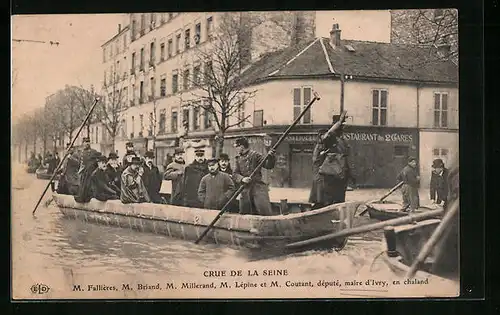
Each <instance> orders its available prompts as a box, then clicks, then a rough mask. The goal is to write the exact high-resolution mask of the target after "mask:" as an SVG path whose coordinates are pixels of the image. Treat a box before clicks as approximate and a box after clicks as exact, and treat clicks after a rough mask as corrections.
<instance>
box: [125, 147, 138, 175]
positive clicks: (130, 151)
mask: <svg viewBox="0 0 500 315" xmlns="http://www.w3.org/2000/svg"><path fill="white" fill-rule="evenodd" d="M134 156H137V154H136V153H135V151H134V144H133V143H132V142H130V141H129V142H127V143H126V144H125V155H124V156H123V160H122V167H123V169H126V168H127V167H128V166H129V165H130V164H132V157H134Z"/></svg>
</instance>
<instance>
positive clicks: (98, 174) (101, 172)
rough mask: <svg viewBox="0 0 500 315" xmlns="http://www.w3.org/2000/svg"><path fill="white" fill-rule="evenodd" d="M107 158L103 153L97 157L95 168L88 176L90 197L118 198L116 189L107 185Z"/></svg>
mask: <svg viewBox="0 0 500 315" xmlns="http://www.w3.org/2000/svg"><path fill="white" fill-rule="evenodd" d="M107 162H108V159H107V158H106V157H105V156H104V155H100V156H99V157H97V168H96V169H95V170H94V171H93V172H92V175H91V177H90V181H91V187H92V197H93V198H95V199H97V200H99V201H106V200H116V199H119V197H118V193H117V191H116V190H115V189H114V188H113V187H112V186H110V185H109V181H108V176H107V174H106V167H107Z"/></svg>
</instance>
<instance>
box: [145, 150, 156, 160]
mask: <svg viewBox="0 0 500 315" xmlns="http://www.w3.org/2000/svg"><path fill="white" fill-rule="evenodd" d="M144 157H147V158H150V159H154V157H155V154H154V152H153V151H148V152H146V153H145V154H144Z"/></svg>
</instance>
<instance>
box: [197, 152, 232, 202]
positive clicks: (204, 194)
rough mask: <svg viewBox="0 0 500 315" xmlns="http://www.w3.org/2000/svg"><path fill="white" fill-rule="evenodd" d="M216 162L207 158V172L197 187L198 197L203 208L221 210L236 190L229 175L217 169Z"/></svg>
mask: <svg viewBox="0 0 500 315" xmlns="http://www.w3.org/2000/svg"><path fill="white" fill-rule="evenodd" d="M218 162H219V161H218V160H217V159H210V160H208V162H207V164H208V171H209V173H208V174H207V175H205V176H203V178H202V179H201V182H200V187H198V198H199V200H200V202H201V203H202V204H203V208H205V209H216V210H221V209H222V207H224V205H225V204H226V202H227V201H228V200H229V198H231V196H233V194H234V192H235V190H236V189H235V186H234V182H233V179H232V178H231V176H229V175H228V174H227V173H224V172H220V171H219V170H218V168H219V164H218Z"/></svg>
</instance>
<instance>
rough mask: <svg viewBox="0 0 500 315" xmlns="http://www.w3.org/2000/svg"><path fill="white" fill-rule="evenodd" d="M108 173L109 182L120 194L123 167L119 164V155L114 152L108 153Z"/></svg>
mask: <svg viewBox="0 0 500 315" xmlns="http://www.w3.org/2000/svg"><path fill="white" fill-rule="evenodd" d="M106 175H107V177H108V184H109V186H110V187H111V188H113V189H114V190H115V191H116V192H117V194H118V195H119V194H120V191H121V190H120V185H121V181H122V180H121V175H122V169H121V167H120V165H118V155H117V154H116V153H114V152H111V153H109V155H108V163H107V165H106Z"/></svg>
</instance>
